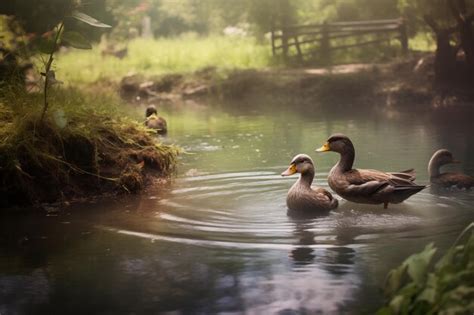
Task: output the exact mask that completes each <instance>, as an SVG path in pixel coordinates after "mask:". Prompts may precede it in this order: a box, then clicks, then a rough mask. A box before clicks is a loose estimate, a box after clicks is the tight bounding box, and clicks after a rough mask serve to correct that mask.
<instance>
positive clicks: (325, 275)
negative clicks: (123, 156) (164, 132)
mask: <svg viewBox="0 0 474 315" xmlns="http://www.w3.org/2000/svg"><path fill="white" fill-rule="evenodd" d="M415 105H416V104H414V105H413V106H409V105H407V107H406V108H405V109H404V110H403V111H404V112H405V114H403V113H401V112H398V111H396V110H393V109H391V110H387V109H384V107H378V106H376V105H375V106H374V105H371V106H369V108H365V109H364V108H350V107H348V106H347V105H345V106H339V107H338V106H329V107H324V108H321V107H318V106H316V105H315V106H311V107H308V106H302V105H299V104H298V103H297V102H296V101H295V102H292V101H285V102H280V103H278V102H273V101H265V100H260V101H258V102H252V101H242V102H233V103H232V104H223V103H219V102H218V103H217V104H214V105H208V106H202V105H199V104H197V103H194V102H187V103H183V104H181V105H179V106H178V105H173V106H171V105H169V106H163V107H162V108H160V110H161V112H162V115H163V116H165V117H167V119H168V125H169V127H170V129H169V134H168V137H167V138H166V139H165V140H164V141H166V142H172V143H177V144H180V145H182V146H183V147H184V148H186V150H187V153H186V154H183V155H182V156H181V158H180V165H179V169H178V174H177V177H176V178H175V179H173V180H172V181H171V182H170V183H169V184H167V185H166V186H165V187H151V188H150V189H148V191H147V192H146V193H144V194H143V195H140V196H134V197H122V198H116V199H114V200H105V201H101V202H98V203H93V204H87V205H77V206H72V207H68V208H63V209H61V212H60V213H59V214H57V215H52V216H45V215H43V214H33V215H16V216H4V217H2V218H1V221H0V314H2V315H4V314H156V313H168V314H209V313H231V314H243V313H245V314H272V313H282V314H300V313H310V314H313V313H321V314H339V313H342V314H366V313H371V312H373V311H374V310H375V309H377V307H379V306H380V304H381V303H382V301H383V300H382V295H381V293H380V288H381V286H382V284H383V279H384V277H385V275H386V273H387V272H388V271H389V270H390V269H391V268H392V267H394V266H396V265H397V264H399V263H400V262H401V261H402V260H403V259H404V258H406V256H408V255H409V254H411V253H413V252H415V251H419V250H421V249H422V248H423V247H424V246H425V245H426V244H427V243H428V242H431V241H434V242H435V243H436V245H437V246H438V247H439V248H440V249H441V250H444V249H446V248H447V247H449V246H450V244H451V243H452V241H453V240H454V239H455V237H456V236H457V234H458V233H459V232H460V231H461V230H462V229H463V228H464V227H465V226H466V225H467V224H468V223H469V222H472V221H473V219H474V207H473V205H474V193H473V192H472V191H467V192H466V191H441V192H435V191H433V190H431V189H426V190H424V191H422V192H420V193H418V194H417V195H415V196H413V197H411V198H410V199H408V200H407V201H406V202H405V203H403V204H399V205H390V207H389V209H388V210H383V209H382V206H367V205H360V204H354V203H349V202H345V201H340V207H339V209H337V210H336V211H334V212H332V213H331V214H330V215H328V216H324V217H318V218H295V217H292V216H288V215H287V209H286V206H285V197H286V192H287V190H288V189H289V187H290V186H291V185H292V184H293V183H294V181H295V180H296V177H290V178H282V177H281V176H280V175H279V174H280V173H281V172H282V171H283V170H285V169H286V167H287V166H288V163H289V162H290V160H291V158H292V157H293V156H294V155H296V154H297V153H307V154H309V155H311V156H312V157H313V159H314V161H315V164H316V181H315V183H316V184H317V185H320V186H324V187H326V188H328V187H327V182H326V176H327V173H328V171H329V169H330V168H331V167H332V166H333V165H334V163H335V162H336V161H337V160H338V156H337V155H336V154H333V153H327V154H316V153H315V152H314V149H315V148H317V147H319V146H320V145H321V144H322V143H323V142H324V141H325V140H326V138H327V137H328V136H329V135H330V134H332V133H335V132H342V133H345V134H346V135H348V136H350V137H351V139H352V140H353V142H354V144H355V146H356V167H360V168H376V169H382V170H387V171H399V170H404V169H407V168H412V167H414V168H415V169H416V170H417V176H418V179H417V182H418V183H420V184H427V183H428V176H427V171H426V167H427V162H428V160H429V158H430V156H431V154H432V153H433V152H434V151H435V150H437V149H439V148H441V147H445V148H448V149H450V150H451V151H452V152H453V153H454V155H455V157H456V158H458V159H460V160H462V161H463V164H462V165H461V166H459V165H458V166H457V167H458V168H457V169H458V170H462V171H464V172H466V173H468V174H471V175H472V174H474V139H473V137H472V135H473V131H474V127H473V125H472V123H471V120H472V117H474V116H473V110H472V109H469V108H455V109H453V108H444V109H437V110H434V111H428V110H419V109H416V106H415ZM142 110H143V107H140V108H138V109H137V111H140V112H141V111H142Z"/></svg>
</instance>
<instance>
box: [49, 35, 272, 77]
mask: <svg viewBox="0 0 474 315" xmlns="http://www.w3.org/2000/svg"><path fill="white" fill-rule="evenodd" d="M273 63H274V61H273V59H272V56H271V49H270V45H269V44H267V43H265V44H259V43H257V42H256V41H255V40H254V39H252V38H230V37H224V36H211V37H204V38H202V37H193V36H182V37H179V38H173V39H158V40H145V39H136V40H133V41H131V42H129V43H128V56H126V57H125V58H124V59H122V60H120V59H117V58H114V57H102V55H101V49H100V47H99V46H95V47H94V48H93V49H92V50H89V51H78V50H71V51H69V52H66V53H62V54H59V55H58V58H57V64H56V68H57V70H58V73H60V76H59V79H60V80H63V81H65V82H68V83H93V82H97V81H100V80H101V79H107V80H115V81H117V80H120V79H121V78H122V77H123V76H125V75H126V74H128V73H130V72H137V73H140V74H143V75H145V76H149V75H161V74H167V73H184V74H186V73H190V72H193V71H195V70H198V69H202V68H206V67H216V68H221V69H226V68H230V69H248V68H263V67H268V66H271V65H272V64H273Z"/></svg>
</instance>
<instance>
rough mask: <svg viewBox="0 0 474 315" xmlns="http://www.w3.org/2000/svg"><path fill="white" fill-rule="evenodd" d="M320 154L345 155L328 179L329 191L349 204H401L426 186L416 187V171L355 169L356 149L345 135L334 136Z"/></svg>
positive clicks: (320, 149)
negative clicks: (392, 171) (331, 152)
mask: <svg viewBox="0 0 474 315" xmlns="http://www.w3.org/2000/svg"><path fill="white" fill-rule="evenodd" d="M316 151H317V152H328V151H333V152H337V153H339V154H340V155H341V158H340V160H339V162H338V163H337V164H336V165H335V166H334V167H333V168H332V169H331V171H330V172H329V176H328V183H329V187H331V188H332V190H334V191H335V192H336V193H337V194H338V195H340V196H341V197H343V198H344V199H346V200H349V201H352V202H358V203H367V204H381V203H383V204H384V209H386V208H387V207H388V204H389V203H400V202H402V201H404V200H405V199H407V198H408V197H410V196H411V195H413V194H416V193H417V192H419V191H421V190H423V189H424V188H425V187H426V186H423V185H417V184H415V183H414V180H415V176H414V170H413V169H410V170H406V171H402V172H397V173H385V172H382V171H378V170H371V169H369V170H366V169H353V168H352V165H353V164H354V158H355V149H354V145H353V144H352V141H351V140H350V139H349V138H348V137H347V136H345V135H343V134H334V135H332V136H331V137H329V139H328V140H327V142H326V143H325V144H324V145H323V146H322V147H321V148H319V149H317V150H316Z"/></svg>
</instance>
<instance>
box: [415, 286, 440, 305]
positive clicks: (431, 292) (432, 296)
mask: <svg viewBox="0 0 474 315" xmlns="http://www.w3.org/2000/svg"><path fill="white" fill-rule="evenodd" d="M416 300H417V301H425V302H428V303H430V304H433V303H434V302H435V301H436V290H435V289H433V288H426V289H424V290H423V291H422V292H421V293H420V295H418V297H417V299H416Z"/></svg>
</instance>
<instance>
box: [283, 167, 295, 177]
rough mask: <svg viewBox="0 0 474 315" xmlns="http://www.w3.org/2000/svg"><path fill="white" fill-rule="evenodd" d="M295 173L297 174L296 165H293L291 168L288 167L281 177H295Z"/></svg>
mask: <svg viewBox="0 0 474 315" xmlns="http://www.w3.org/2000/svg"><path fill="white" fill-rule="evenodd" d="M295 173H296V165H295V164H291V165H290V167H288V169H287V170H286V171H284V172H283V173H281V176H290V175H293V174H295Z"/></svg>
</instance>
